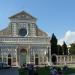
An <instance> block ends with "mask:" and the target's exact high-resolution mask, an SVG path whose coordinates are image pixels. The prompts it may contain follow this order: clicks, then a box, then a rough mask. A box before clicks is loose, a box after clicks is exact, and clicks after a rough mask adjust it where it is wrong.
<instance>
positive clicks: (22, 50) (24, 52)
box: [20, 48, 27, 66]
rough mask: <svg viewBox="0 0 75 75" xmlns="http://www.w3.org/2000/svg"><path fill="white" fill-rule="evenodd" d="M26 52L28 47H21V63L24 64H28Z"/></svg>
mask: <svg viewBox="0 0 75 75" xmlns="http://www.w3.org/2000/svg"><path fill="white" fill-rule="evenodd" d="M26 54H27V50H26V49H24V48H23V49H21V50H20V65H21V66H23V64H26Z"/></svg>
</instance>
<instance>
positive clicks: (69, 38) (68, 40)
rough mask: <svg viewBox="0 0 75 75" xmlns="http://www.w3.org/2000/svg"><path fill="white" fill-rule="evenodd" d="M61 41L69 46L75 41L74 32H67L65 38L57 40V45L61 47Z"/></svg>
mask: <svg viewBox="0 0 75 75" xmlns="http://www.w3.org/2000/svg"><path fill="white" fill-rule="evenodd" d="M63 41H65V42H66V43H67V44H70V43H72V42H74V41H75V32H72V31H67V32H66V33H65V36H64V37H63V38H61V39H59V40H58V44H60V45H62V44H63Z"/></svg>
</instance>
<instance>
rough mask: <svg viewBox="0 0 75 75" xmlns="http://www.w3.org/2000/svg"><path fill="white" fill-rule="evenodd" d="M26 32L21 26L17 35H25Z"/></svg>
mask: <svg viewBox="0 0 75 75" xmlns="http://www.w3.org/2000/svg"><path fill="white" fill-rule="evenodd" d="M26 34H27V30H26V29H25V28H21V29H20V30H19V35H20V36H25V35H26Z"/></svg>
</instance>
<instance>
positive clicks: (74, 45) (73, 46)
mask: <svg viewBox="0 0 75 75" xmlns="http://www.w3.org/2000/svg"><path fill="white" fill-rule="evenodd" d="M69 52H70V54H71V55H74V54H75V43H72V44H71V47H70V49H69Z"/></svg>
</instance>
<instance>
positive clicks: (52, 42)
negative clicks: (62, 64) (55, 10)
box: [50, 33, 58, 54]
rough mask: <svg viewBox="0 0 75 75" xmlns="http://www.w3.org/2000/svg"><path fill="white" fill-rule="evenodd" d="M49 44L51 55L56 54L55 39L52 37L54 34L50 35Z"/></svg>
mask: <svg viewBox="0 0 75 75" xmlns="http://www.w3.org/2000/svg"><path fill="white" fill-rule="evenodd" d="M50 42H51V54H58V47H57V38H56V36H55V35H54V33H53V34H52V38H51V41H50Z"/></svg>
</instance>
